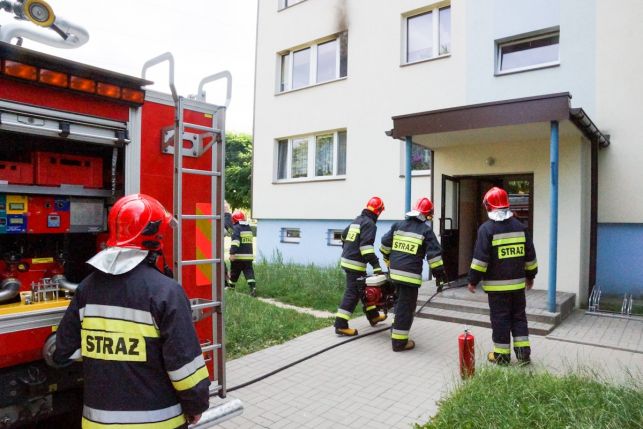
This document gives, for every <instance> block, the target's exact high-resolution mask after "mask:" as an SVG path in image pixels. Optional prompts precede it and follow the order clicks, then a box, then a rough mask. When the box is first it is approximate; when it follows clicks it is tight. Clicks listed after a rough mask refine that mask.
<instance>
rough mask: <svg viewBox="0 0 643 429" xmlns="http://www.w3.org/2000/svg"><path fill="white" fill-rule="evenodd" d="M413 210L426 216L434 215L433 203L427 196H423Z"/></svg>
mask: <svg viewBox="0 0 643 429" xmlns="http://www.w3.org/2000/svg"><path fill="white" fill-rule="evenodd" d="M413 210H415V211H416V212H419V213H421V214H422V215H424V216H425V217H429V216H433V203H432V202H431V200H430V199H428V198H427V197H422V198H420V199H418V200H417V201H416V202H415V205H414V206H413Z"/></svg>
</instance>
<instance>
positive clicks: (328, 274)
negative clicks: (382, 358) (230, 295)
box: [237, 255, 362, 317]
mask: <svg viewBox="0 0 643 429" xmlns="http://www.w3.org/2000/svg"><path fill="white" fill-rule="evenodd" d="M254 268H255V278H256V280H257V293H258V296H261V297H267V298H274V299H276V300H278V301H281V302H285V303H287V304H292V305H296V306H298V307H308V308H314V309H315V310H325V311H330V312H333V313H334V312H335V311H336V310H337V306H338V305H339V303H340V301H341V299H342V296H343V294H344V289H345V287H346V275H345V274H344V271H343V270H342V269H341V268H340V267H339V265H337V266H332V267H319V266H316V265H312V264H311V265H299V264H294V263H288V262H284V261H283V260H281V258H280V257H279V255H277V256H276V257H275V258H273V260H272V261H269V262H266V261H262V262H258V263H256V264H255V267H254ZM241 278H243V276H242V277H241ZM237 289H238V290H239V291H240V292H243V293H247V292H248V287H247V284H246V282H245V279H244V280H240V281H239V282H238V283H237ZM361 307H362V306H361V304H358V305H357V308H356V309H355V313H354V314H353V316H354V317H357V316H359V315H361V314H362V310H361Z"/></svg>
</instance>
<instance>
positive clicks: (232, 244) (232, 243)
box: [230, 240, 241, 246]
mask: <svg viewBox="0 0 643 429" xmlns="http://www.w3.org/2000/svg"><path fill="white" fill-rule="evenodd" d="M240 244H241V243H240V242H239V240H232V241H231V242H230V246H239V245H240Z"/></svg>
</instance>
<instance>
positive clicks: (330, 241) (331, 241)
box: [326, 228, 344, 246]
mask: <svg viewBox="0 0 643 429" xmlns="http://www.w3.org/2000/svg"><path fill="white" fill-rule="evenodd" d="M342 232H343V230H342V229H337V228H329V229H328V231H327V235H328V238H327V240H326V244H327V245H328V246H341V245H342V244H344V243H343V242H342V240H341V238H340V239H336V238H335V234H336V233H339V235H340V237H341V234H342Z"/></svg>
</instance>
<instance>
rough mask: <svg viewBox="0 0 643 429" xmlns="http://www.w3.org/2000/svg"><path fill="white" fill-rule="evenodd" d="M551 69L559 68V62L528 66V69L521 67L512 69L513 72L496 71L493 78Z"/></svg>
mask: <svg viewBox="0 0 643 429" xmlns="http://www.w3.org/2000/svg"><path fill="white" fill-rule="evenodd" d="M552 67H560V61H556V62H555V63H547V64H538V65H536V66H530V67H522V68H519V69H513V70H506V71H496V72H495V73H494V76H505V75H508V74H516V73H524V72H528V71H532V70H542V69H549V68H552Z"/></svg>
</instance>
